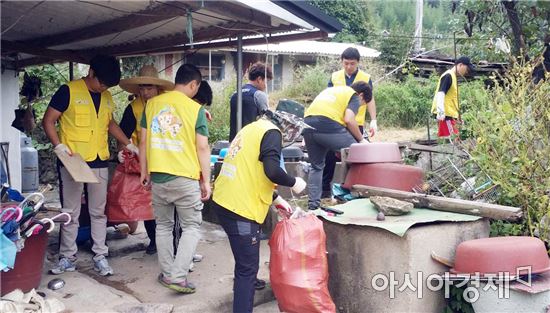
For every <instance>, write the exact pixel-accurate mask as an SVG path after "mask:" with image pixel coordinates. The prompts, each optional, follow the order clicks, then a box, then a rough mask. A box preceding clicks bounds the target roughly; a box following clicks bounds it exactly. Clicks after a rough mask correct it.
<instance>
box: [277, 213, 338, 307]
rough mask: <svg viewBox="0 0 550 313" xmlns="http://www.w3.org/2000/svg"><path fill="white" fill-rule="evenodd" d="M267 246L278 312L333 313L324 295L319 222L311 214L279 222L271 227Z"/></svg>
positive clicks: (323, 239) (324, 259)
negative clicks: (269, 253)
mask: <svg viewBox="0 0 550 313" xmlns="http://www.w3.org/2000/svg"><path fill="white" fill-rule="evenodd" d="M269 246H270V249H271V258H270V261H269V276H270V280H271V287H272V289H273V293H274V294H275V298H277V302H278V303H279V309H280V310H281V311H282V312H288V313H309V312H312V313H313V312H322V313H328V312H336V307H335V305H334V302H332V298H331V297H330V293H329V292H328V265H327V255H326V252H327V250H326V235H325V231H324V229H323V222H321V221H320V220H319V219H318V218H317V217H315V216H314V215H311V214H307V215H306V216H304V217H301V218H295V219H294V218H290V219H283V220H282V221H280V222H279V223H277V225H276V226H275V230H274V231H273V234H272V235H271V239H270V240H269Z"/></svg>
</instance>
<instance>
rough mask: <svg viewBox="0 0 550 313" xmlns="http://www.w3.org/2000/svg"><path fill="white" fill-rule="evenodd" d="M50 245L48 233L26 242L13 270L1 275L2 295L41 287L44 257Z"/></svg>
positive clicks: (32, 237) (17, 256)
mask: <svg viewBox="0 0 550 313" xmlns="http://www.w3.org/2000/svg"><path fill="white" fill-rule="evenodd" d="M47 245H48V233H46V232H42V233H40V234H38V235H35V236H31V237H29V238H28V239H27V240H25V247H24V248H23V249H22V250H21V251H20V252H18V253H17V254H16V256H15V264H14V267H13V269H11V270H9V271H7V272H1V273H0V282H1V284H0V286H1V287H2V288H1V291H0V294H1V295H2V296H4V295H5V294H8V293H10V292H12V291H13V290H15V289H21V290H22V291H23V292H29V291H31V290H32V289H33V288H38V286H40V279H41V278H42V268H43V267H44V257H45V256H46V247H47Z"/></svg>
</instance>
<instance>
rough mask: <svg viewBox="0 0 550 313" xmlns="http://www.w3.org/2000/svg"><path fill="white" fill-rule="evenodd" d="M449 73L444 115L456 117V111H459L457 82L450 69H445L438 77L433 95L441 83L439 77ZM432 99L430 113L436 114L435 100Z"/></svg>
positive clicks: (454, 74)
mask: <svg viewBox="0 0 550 313" xmlns="http://www.w3.org/2000/svg"><path fill="white" fill-rule="evenodd" d="M447 74H450V75H451V81H452V83H451V87H450V88H449V90H447V93H446V94H445V101H444V106H445V116H450V117H452V118H458V112H459V108H460V107H459V104H458V83H457V80H456V73H455V72H454V71H453V70H452V69H450V70H447V71H446V72H445V73H443V75H441V77H440V78H439V81H438V82H437V87H436V88H435V95H437V93H438V91H439V85H440V84H441V79H442V78H443V76H445V75H447ZM435 95H434V99H433V101H432V113H433V114H437V101H436V100H435Z"/></svg>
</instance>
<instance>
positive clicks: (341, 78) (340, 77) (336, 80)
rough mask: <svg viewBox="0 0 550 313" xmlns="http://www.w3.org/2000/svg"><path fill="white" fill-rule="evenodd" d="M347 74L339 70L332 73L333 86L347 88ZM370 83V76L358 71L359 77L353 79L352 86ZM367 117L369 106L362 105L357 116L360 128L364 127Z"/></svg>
mask: <svg viewBox="0 0 550 313" xmlns="http://www.w3.org/2000/svg"><path fill="white" fill-rule="evenodd" d="M345 75H346V73H345V71H344V70H339V71H337V72H334V73H332V77H331V81H332V85H333V86H345V85H346V77H345ZM369 81H370V75H369V74H367V73H365V72H363V71H361V70H357V75H355V78H354V79H353V82H352V84H354V83H356V82H365V83H367V84H368V83H369ZM366 116H367V106H366V105H362V106H360V107H359V110H357V115H355V120H356V121H357V124H359V126H363V124H365V118H366Z"/></svg>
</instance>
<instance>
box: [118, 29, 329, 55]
mask: <svg viewBox="0 0 550 313" xmlns="http://www.w3.org/2000/svg"><path fill="white" fill-rule="evenodd" d="M321 38H328V34H327V33H325V32H323V31H316V32H307V33H300V34H291V35H280V36H268V37H267V40H268V42H269V43H270V44H272V43H279V42H285V41H296V40H307V39H311V40H312V39H321ZM264 43H265V38H263V37H262V38H247V39H243V45H259V44H264ZM236 46H237V40H232V39H231V38H229V39H228V40H224V41H220V42H214V43H201V44H195V45H193V48H191V46H190V45H184V46H179V47H168V48H161V49H153V50H148V51H143V52H142V53H143V54H161V53H178V52H185V51H188V50H201V49H213V48H231V47H236ZM130 55H131V56H134V55H136V54H134V53H129V54H127V55H126V56H130Z"/></svg>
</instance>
